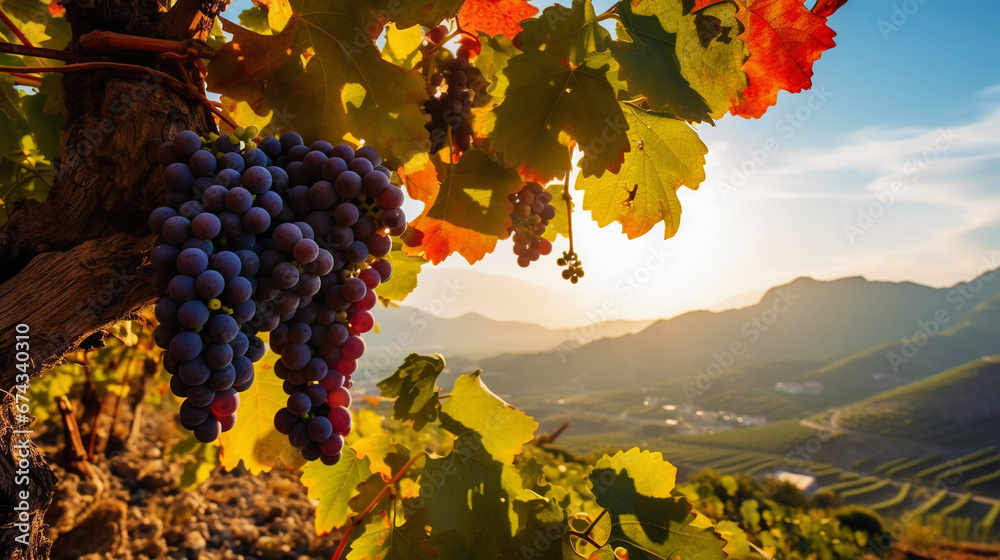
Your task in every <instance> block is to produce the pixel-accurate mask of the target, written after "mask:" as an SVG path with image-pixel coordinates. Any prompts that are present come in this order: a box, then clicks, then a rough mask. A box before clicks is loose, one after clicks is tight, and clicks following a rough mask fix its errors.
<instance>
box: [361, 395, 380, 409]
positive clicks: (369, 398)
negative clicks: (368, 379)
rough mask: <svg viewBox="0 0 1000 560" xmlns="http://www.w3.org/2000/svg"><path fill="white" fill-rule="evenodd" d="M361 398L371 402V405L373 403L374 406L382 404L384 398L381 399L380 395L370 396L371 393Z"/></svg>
mask: <svg viewBox="0 0 1000 560" xmlns="http://www.w3.org/2000/svg"><path fill="white" fill-rule="evenodd" d="M361 400H362V401H364V402H366V403H368V404H370V405H372V406H378V405H380V404H382V400H381V399H379V398H378V397H373V396H370V395H369V396H367V397H361Z"/></svg>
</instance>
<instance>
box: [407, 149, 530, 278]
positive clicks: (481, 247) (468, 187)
mask: <svg viewBox="0 0 1000 560" xmlns="http://www.w3.org/2000/svg"><path fill="white" fill-rule="evenodd" d="M400 176H401V177H402V178H403V182H404V183H405V184H406V189H407V192H409V194H410V196H411V197H412V198H415V199H417V200H419V201H421V202H424V203H425V206H424V211H423V213H421V214H420V216H418V217H417V218H416V219H415V220H413V221H412V222H411V223H410V228H411V230H412V231H411V233H410V235H409V236H408V238H407V240H406V243H407V246H406V247H405V248H404V250H405V251H406V252H407V253H408V254H411V255H421V256H423V257H424V258H426V259H427V260H429V261H431V262H433V263H434V264H438V263H439V262H441V261H443V260H444V259H445V258H446V257H447V256H448V255H450V254H452V253H455V252H457V253H459V254H461V255H462V256H463V257H465V259H466V260H467V261H469V263H470V264H471V263H474V262H476V261H478V260H480V259H482V258H483V257H485V256H486V254H487V253H490V252H492V251H493V249H494V248H496V244H497V241H498V240H499V238H500V237H501V236H504V235H506V232H507V228H508V227H509V225H510V215H509V214H508V213H507V196H508V195H509V194H510V193H512V192H515V191H516V190H517V189H519V188H520V187H521V185H522V182H521V178H520V177H519V176H518V174H517V171H515V170H513V169H505V168H503V167H502V166H501V165H500V164H498V163H497V162H496V161H495V160H493V159H492V158H490V156H488V155H486V154H485V153H483V152H481V151H480V150H477V149H473V150H468V151H466V152H465V153H463V154H462V157H461V159H459V161H458V163H450V162H442V161H441V160H440V159H435V161H433V162H430V163H428V164H426V165H425V166H424V167H423V168H422V169H420V170H418V171H416V172H414V173H409V174H407V173H405V172H404V171H403V170H400Z"/></svg>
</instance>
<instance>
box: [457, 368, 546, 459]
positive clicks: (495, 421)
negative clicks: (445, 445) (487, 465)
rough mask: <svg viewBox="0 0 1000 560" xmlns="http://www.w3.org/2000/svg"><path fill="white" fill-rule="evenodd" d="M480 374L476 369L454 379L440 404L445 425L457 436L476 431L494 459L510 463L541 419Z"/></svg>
mask: <svg viewBox="0 0 1000 560" xmlns="http://www.w3.org/2000/svg"><path fill="white" fill-rule="evenodd" d="M481 374H482V372H481V371H476V372H473V373H470V374H467V375H463V376H461V377H459V378H458V379H456V380H455V387H454V388H453V389H452V390H451V397H449V398H448V400H447V401H445V403H444V404H443V405H442V406H441V414H442V415H447V417H448V421H447V422H443V425H444V427H445V428H446V429H448V431H450V432H452V433H453V434H455V435H456V436H460V435H462V434H464V433H468V432H475V433H476V434H478V436H479V437H480V438H481V441H482V444H483V447H484V448H485V449H486V451H488V452H489V453H490V455H492V456H493V458H494V459H495V460H497V461H500V462H501V463H504V464H510V463H512V462H513V461H514V456H515V455H517V454H519V453H520V452H521V448H522V446H523V445H524V444H525V443H528V442H529V441H531V440H532V439H534V437H535V430H536V429H538V422H535V420H534V419H533V418H532V417H530V416H528V415H527V414H525V413H523V412H521V411H520V410H517V409H516V408H514V407H513V406H511V405H509V404H507V403H506V402H504V401H503V399H501V398H500V397H498V396H496V395H495V394H493V392H492V391H490V390H489V389H488V388H487V387H486V385H484V384H483V380H482V376H481ZM456 424H458V425H456Z"/></svg>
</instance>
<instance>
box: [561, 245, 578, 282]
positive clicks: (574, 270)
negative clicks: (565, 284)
mask: <svg viewBox="0 0 1000 560" xmlns="http://www.w3.org/2000/svg"><path fill="white" fill-rule="evenodd" d="M556 264H557V265H559V266H564V267H566V270H564V271H562V277H563V278H565V279H566V280H569V281H570V282H572V283H574V284H576V283H577V282H579V281H580V279H581V278H583V263H582V262H580V257H579V256H577V254H576V253H575V252H574V251H573V250H569V251H563V255H562V257H560V258H559V259H557V260H556Z"/></svg>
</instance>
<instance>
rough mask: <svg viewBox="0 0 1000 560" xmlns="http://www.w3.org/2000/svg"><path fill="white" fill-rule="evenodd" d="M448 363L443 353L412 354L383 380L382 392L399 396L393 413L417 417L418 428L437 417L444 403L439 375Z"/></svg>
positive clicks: (399, 417)
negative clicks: (439, 387) (439, 400)
mask: <svg viewBox="0 0 1000 560" xmlns="http://www.w3.org/2000/svg"><path fill="white" fill-rule="evenodd" d="M444 367H445V364H444V358H443V357H442V356H441V355H440V354H435V355H434V356H421V355H419V354H410V355H409V356H407V357H406V359H405V360H404V361H403V365H401V366H399V368H398V369H396V372H395V373H393V374H392V375H391V376H389V377H388V378H386V379H384V380H382V381H380V382H379V384H378V388H379V391H380V393H381V395H382V396H383V397H387V398H394V399H396V402H394V403H393V405H392V417H393V418H395V419H396V420H400V421H406V420H411V421H413V427H414V429H416V430H420V429H423V427H424V426H425V425H426V424H427V423H428V422H433V421H434V420H436V419H437V416H438V410H439V409H440V407H441V404H440V403H439V402H438V390H437V378H438V376H439V375H441V372H443V371H444Z"/></svg>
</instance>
